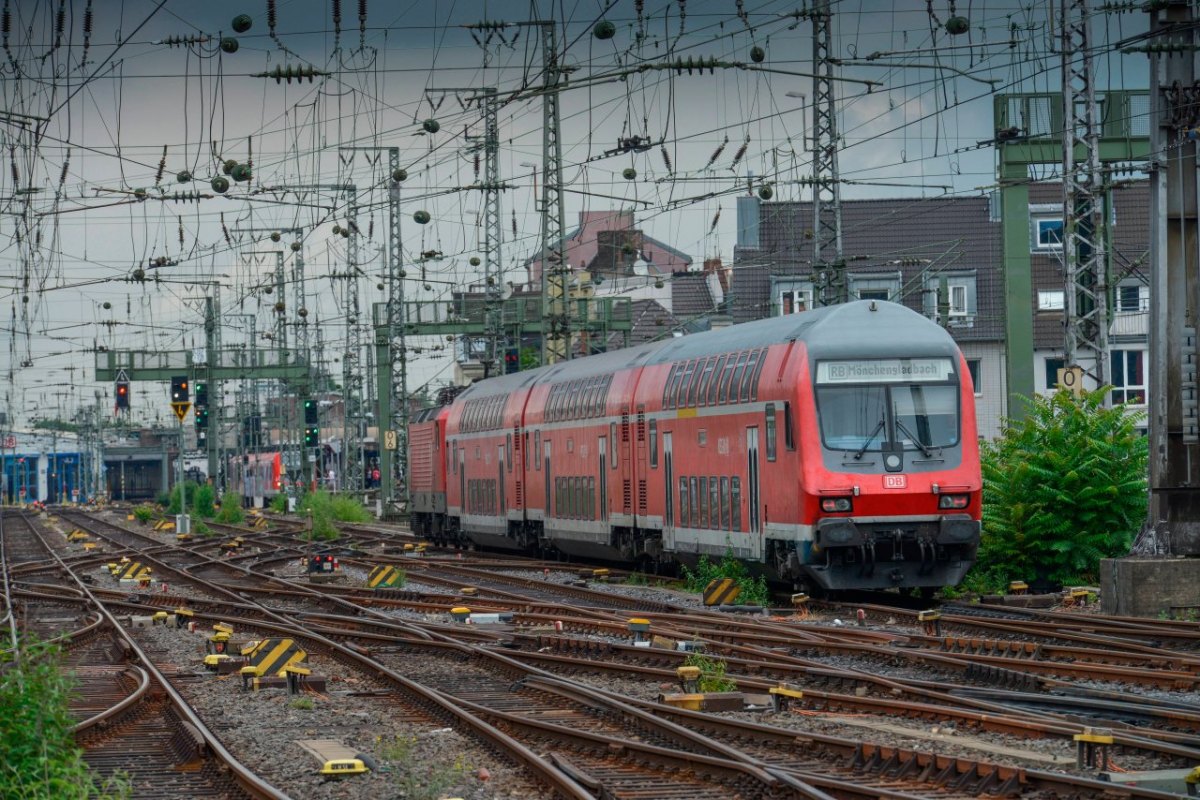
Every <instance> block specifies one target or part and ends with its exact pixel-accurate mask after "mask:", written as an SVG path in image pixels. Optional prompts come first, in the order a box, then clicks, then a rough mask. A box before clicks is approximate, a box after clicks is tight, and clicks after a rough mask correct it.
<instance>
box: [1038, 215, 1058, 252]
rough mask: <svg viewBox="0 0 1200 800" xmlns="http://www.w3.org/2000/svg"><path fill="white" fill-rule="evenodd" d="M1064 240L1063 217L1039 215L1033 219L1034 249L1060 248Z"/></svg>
mask: <svg viewBox="0 0 1200 800" xmlns="http://www.w3.org/2000/svg"><path fill="white" fill-rule="evenodd" d="M1062 241H1063V220H1062V217H1037V218H1035V219H1034V220H1033V249H1034V250H1060V249H1062Z"/></svg>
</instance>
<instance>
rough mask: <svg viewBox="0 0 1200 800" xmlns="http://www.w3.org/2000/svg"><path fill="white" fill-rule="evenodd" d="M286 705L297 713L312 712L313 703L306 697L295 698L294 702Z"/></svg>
mask: <svg viewBox="0 0 1200 800" xmlns="http://www.w3.org/2000/svg"><path fill="white" fill-rule="evenodd" d="M288 705H289V706H291V707H292V708H294V709H296V710H297V711H312V710H313V701H312V700H311V699H310V698H308V697H297V698H296V699H295V700H293V701H292V702H290V703H288Z"/></svg>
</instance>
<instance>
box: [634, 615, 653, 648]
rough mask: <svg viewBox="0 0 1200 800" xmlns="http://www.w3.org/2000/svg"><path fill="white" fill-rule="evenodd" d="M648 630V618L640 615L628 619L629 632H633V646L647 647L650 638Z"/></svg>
mask: <svg viewBox="0 0 1200 800" xmlns="http://www.w3.org/2000/svg"><path fill="white" fill-rule="evenodd" d="M649 631H650V620H648V619H644V618H642V617H634V618H633V619H631V620H629V632H630V633H632V634H633V646H634V647H649V646H650V639H649V638H648V637H647V634H648V633H649Z"/></svg>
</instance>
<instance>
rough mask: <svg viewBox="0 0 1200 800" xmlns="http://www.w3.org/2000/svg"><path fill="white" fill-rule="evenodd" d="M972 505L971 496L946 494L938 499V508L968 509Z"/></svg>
mask: <svg viewBox="0 0 1200 800" xmlns="http://www.w3.org/2000/svg"><path fill="white" fill-rule="evenodd" d="M970 504H971V495H969V494H944V495H942V496H941V497H939V498H938V508H966V507H967V506H969V505H970Z"/></svg>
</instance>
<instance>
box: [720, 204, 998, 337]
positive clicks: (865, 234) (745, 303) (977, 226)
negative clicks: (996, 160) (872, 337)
mask: <svg viewBox="0 0 1200 800" xmlns="http://www.w3.org/2000/svg"><path fill="white" fill-rule="evenodd" d="M759 209H760V217H759V219H760V222H759V230H758V235H759V246H758V247H756V248H746V247H738V248H736V249H735V252H734V268H733V269H734V274H733V281H732V287H731V291H730V295H731V309H732V315H733V318H734V320H735V321H736V322H745V321H748V320H752V319H760V318H762V317H764V316H768V315H769V314H770V313H771V298H770V296H769V295H770V288H771V277H772V276H804V277H810V276H811V274H812V266H811V262H812V238H811V231H812V222H813V221H812V205H811V204H810V203H808V202H801V203H763V204H761V205H760V206H759ZM842 241H843V248H842V249H843V254H844V256H845V258H846V261H847V262H848V266H847V271H848V272H849V273H851V274H855V273H872V272H874V273H880V272H888V273H891V274H895V273H896V272H899V273H901V280H902V286H903V292H904V293H903V296H902V297H901V301H902V302H903V303H904V304H905V305H907V306H909V307H910V308H913V309H914V310H917V311H921V310H923V307H924V303H925V298H924V295H923V291H924V289H925V284H926V279H936V277H937V275H938V274H939V273H941V272H956V271H974V273H975V280H976V291H977V297H978V308H977V314H976V316H975V318H974V324H973V325H972V326H971V327H969V328H966V327H964V328H954V329H953V333H954V336H955V338H957V339H963V340H974V341H980V340H996V339H1000V338H1002V337H1003V331H1004V317H1003V313H1004V291H1003V283H1002V279H1001V273H1000V269H1001V266H1002V249H1001V234H1000V224H999V222H993V221H990V220H989V200H988V198H986V197H943V198H909V199H886V200H843V201H842Z"/></svg>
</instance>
